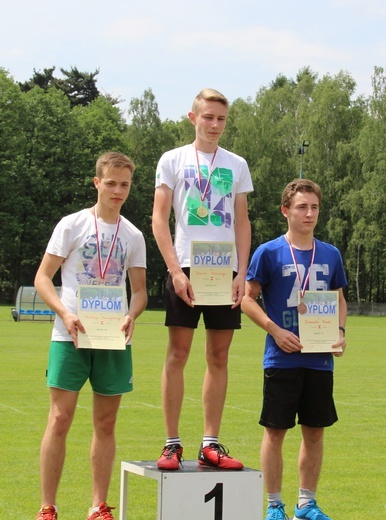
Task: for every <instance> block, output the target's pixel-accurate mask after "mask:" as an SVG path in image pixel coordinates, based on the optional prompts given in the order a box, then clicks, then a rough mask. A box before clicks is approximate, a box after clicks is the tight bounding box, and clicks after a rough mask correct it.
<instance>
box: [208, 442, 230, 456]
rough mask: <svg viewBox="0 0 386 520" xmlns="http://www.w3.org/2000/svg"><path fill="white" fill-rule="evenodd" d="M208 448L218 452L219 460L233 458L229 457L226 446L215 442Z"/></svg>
mask: <svg viewBox="0 0 386 520" xmlns="http://www.w3.org/2000/svg"><path fill="white" fill-rule="evenodd" d="M208 448H211V449H212V450H214V451H217V456H218V458H219V459H220V458H222V457H228V458H229V459H231V458H232V457H231V456H230V455H229V449H228V448H227V447H226V446H224V444H220V443H214V442H213V443H211V444H209V446H208Z"/></svg>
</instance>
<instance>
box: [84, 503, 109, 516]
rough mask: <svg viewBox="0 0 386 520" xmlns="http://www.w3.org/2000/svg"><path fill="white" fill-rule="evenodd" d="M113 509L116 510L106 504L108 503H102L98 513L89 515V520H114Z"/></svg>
mask: <svg viewBox="0 0 386 520" xmlns="http://www.w3.org/2000/svg"><path fill="white" fill-rule="evenodd" d="M112 509H115V507H110V506H108V505H107V504H106V502H102V503H101V505H100V506H99V509H98V511H95V513H92V514H89V515H88V516H87V520H114V517H113V515H112V514H111V510H112Z"/></svg>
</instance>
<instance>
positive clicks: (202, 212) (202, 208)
mask: <svg viewBox="0 0 386 520" xmlns="http://www.w3.org/2000/svg"><path fill="white" fill-rule="evenodd" d="M197 215H198V216H199V217H201V218H205V217H206V216H207V215H208V208H207V207H205V206H200V207H199V208H198V209H197Z"/></svg>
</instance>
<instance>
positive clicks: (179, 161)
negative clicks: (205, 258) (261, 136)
mask: <svg viewBox="0 0 386 520" xmlns="http://www.w3.org/2000/svg"><path fill="white" fill-rule="evenodd" d="M213 155H214V154H206V153H203V152H198V159H199V162H200V166H199V170H200V173H198V165H197V156H196V150H195V146H194V144H189V145H185V146H182V147H181V148H176V149H174V150H170V151H168V152H166V153H164V154H163V155H162V157H161V159H160V160H159V163H158V166H157V173H156V182H155V185H156V188H157V187H159V186H161V185H162V184H166V186H168V187H169V188H170V189H172V190H173V192H174V193H173V209H174V214H175V222H176V224H175V237H174V249H175V251H176V254H177V258H178V260H179V262H180V265H181V267H189V266H190V247H191V242H192V241H206V240H209V241H222V242H233V243H234V242H235V230H234V205H235V197H236V195H237V194H239V193H248V192H251V191H253V185H252V179H251V174H250V172H249V168H248V165H247V162H246V161H245V159H243V158H242V157H240V156H238V155H236V154H234V153H232V152H229V151H227V150H225V149H224V148H220V147H218V148H217V152H216V156H215V159H214V162H213V164H212V165H211V163H212V159H213ZM211 166H212V167H211ZM202 207H205V208H206V209H205V210H204V211H202V210H201V209H200V208H202ZM200 214H201V215H204V216H200ZM234 270H235V271H237V252H236V254H235V265H234Z"/></svg>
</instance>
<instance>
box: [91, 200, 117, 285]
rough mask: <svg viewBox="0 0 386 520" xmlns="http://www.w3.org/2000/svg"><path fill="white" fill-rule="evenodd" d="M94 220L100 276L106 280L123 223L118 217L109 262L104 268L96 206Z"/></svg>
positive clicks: (108, 256) (108, 255)
mask: <svg viewBox="0 0 386 520" xmlns="http://www.w3.org/2000/svg"><path fill="white" fill-rule="evenodd" d="M94 220H95V233H96V241H97V249H98V264H99V276H100V277H101V278H102V280H104V279H105V276H106V271H107V268H108V266H109V262H110V258H111V255H112V254H113V249H114V246H115V242H116V240H117V236H118V231H119V225H120V223H121V217H120V215H118V218H117V223H116V226H115V231H114V238H113V241H112V242H111V244H110V249H109V252H108V253H107V260H106V263H105V265H104V267H103V264H102V252H101V247H100V244H99V232H98V215H97V208H96V206H94Z"/></svg>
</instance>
